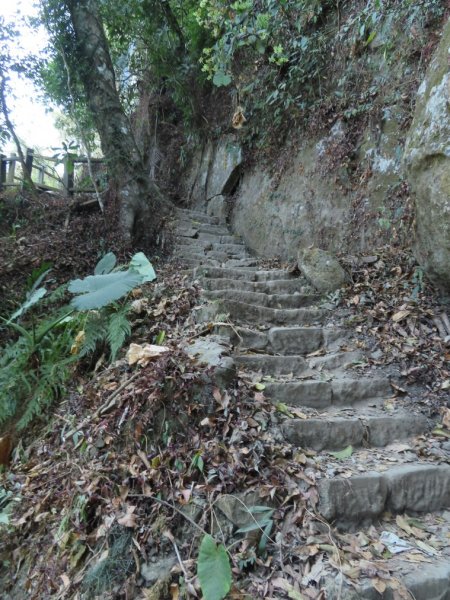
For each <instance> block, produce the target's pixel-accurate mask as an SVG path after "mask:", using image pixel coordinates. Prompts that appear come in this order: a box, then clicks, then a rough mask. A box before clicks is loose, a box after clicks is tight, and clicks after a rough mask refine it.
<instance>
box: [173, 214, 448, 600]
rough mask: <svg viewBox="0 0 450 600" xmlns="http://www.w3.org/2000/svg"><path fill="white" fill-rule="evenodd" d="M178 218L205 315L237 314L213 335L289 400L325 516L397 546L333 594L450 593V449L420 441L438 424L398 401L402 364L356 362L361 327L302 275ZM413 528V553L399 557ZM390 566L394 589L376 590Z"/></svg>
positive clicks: (330, 585)
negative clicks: (317, 476) (430, 453)
mask: <svg viewBox="0 0 450 600" xmlns="http://www.w3.org/2000/svg"><path fill="white" fill-rule="evenodd" d="M177 218H178V222H177V226H176V236H177V238H176V243H177V250H176V254H177V255H178V257H179V260H180V261H181V263H182V264H184V265H185V267H186V268H188V269H190V270H191V269H192V270H193V271H192V273H193V277H194V278H195V279H196V280H197V281H198V282H199V284H200V286H201V287H202V289H203V298H204V299H205V304H204V305H203V306H202V307H201V309H200V310H199V311H198V318H199V319H201V320H204V321H205V322H206V323H214V321H224V320H228V322H229V325H226V324H225V325H224V324H221V325H220V326H216V327H214V329H213V332H212V333H214V334H215V335H219V336H222V337H223V338H225V339H227V340H228V342H229V343H230V344H231V345H232V348H233V359H234V361H235V363H236V365H237V367H238V369H239V370H240V372H241V373H242V374H244V375H245V376H246V377H250V378H253V379H254V380H255V381H262V382H263V384H262V385H261V387H264V395H265V396H266V397H267V398H269V399H270V400H271V401H272V402H273V403H275V404H278V405H279V406H280V407H283V411H282V412H284V413H285V418H284V419H283V420H281V419H280V423H279V426H278V428H277V431H276V432H275V434H276V435H278V436H279V437H280V438H282V439H284V441H285V442H286V443H288V444H291V445H292V446H294V447H296V448H298V449H302V450H303V451H306V452H309V453H310V454H311V455H312V456H314V457H315V461H316V463H317V465H318V466H319V468H320V469H321V471H322V478H321V480H320V482H319V486H318V494H319V504H318V510H319V513H320V515H321V517H322V518H323V520H324V521H325V522H326V523H329V524H330V526H331V527H332V528H333V531H338V532H346V531H352V532H355V531H357V532H360V533H359V535H360V538H361V539H364V536H365V535H366V533H367V534H368V535H370V532H371V531H373V528H375V529H376V530H377V531H378V532H381V536H382V538H383V539H385V540H386V542H385V546H387V547H389V549H390V552H386V551H385V552H383V553H382V554H381V555H380V556H379V557H378V563H377V564H378V569H379V571H378V572H374V573H373V576H372V578H371V577H366V578H365V579H364V580H363V581H361V580H360V581H358V585H356V584H355V582H353V583H354V585H349V584H348V582H349V581H350V580H351V575H350V576H349V577H350V578H344V579H341V577H336V576H335V575H334V576H330V577H329V579H328V580H327V581H326V582H325V587H326V589H327V591H328V597H329V598H342V599H343V600H347V599H354V600H356V599H364V600H365V599H367V600H372V599H373V600H375V599H379V598H386V599H391V598H411V599H412V598H414V599H415V600H446V599H447V600H448V599H450V512H449V510H448V509H450V464H449V463H450V448H448V446H449V445H450V444H447V447H446V452H445V453H444V457H441V459H440V460H439V461H437V460H433V459H432V457H427V456H423V455H422V454H421V453H420V451H419V450H418V449H417V448H418V447H417V445H416V444H415V440H416V439H417V438H418V437H420V438H421V439H422V440H426V439H427V436H428V435H430V432H431V430H432V429H433V427H434V426H435V423H433V422H431V421H430V419H428V418H427V416H426V415H424V414H422V413H421V412H420V408H417V407H416V406H415V404H414V402H413V401H412V400H411V399H409V400H405V399H402V398H399V397H394V394H393V388H392V387H391V381H390V377H392V376H393V373H392V370H389V371H388V370H387V369H386V370H383V368H377V369H375V368H373V369H370V371H369V372H368V371H367V369H366V370H365V371H364V372H363V371H358V369H357V368H353V367H355V365H356V366H357V365H358V364H364V362H365V354H364V352H363V351H362V350H361V349H360V344H358V338H357V335H356V333H355V332H353V331H352V330H351V329H349V328H345V326H343V325H342V324H341V323H342V322H343V321H344V323H345V320H342V319H341V320H339V319H336V316H335V315H333V311H330V310H327V309H326V308H323V307H322V306H323V300H322V301H321V298H320V297H319V296H318V295H317V294H316V293H315V292H314V290H312V289H311V288H310V287H309V286H308V284H307V282H306V281H305V280H304V279H303V278H302V277H298V276H293V275H291V274H289V273H288V272H287V271H285V270H281V269H269V270H261V269H260V268H258V266H257V260H256V259H255V258H253V257H252V256H251V255H250V253H249V252H248V250H247V249H246V247H245V245H244V244H243V242H242V240H241V239H240V238H239V237H238V236H235V235H232V233H230V231H229V230H228V229H227V227H226V226H225V225H223V224H220V223H219V221H218V219H217V218H215V217H209V216H207V215H206V214H203V213H200V212H196V211H190V210H181V209H180V210H178V213H177ZM224 315H226V319H225V317H224ZM217 317H220V318H217ZM350 447H351V448H350ZM343 450H345V452H344V455H339V454H337V453H338V452H340V451H343ZM332 452H334V454H333V453H332ZM336 454H337V455H336ZM446 509H447V510H446ZM396 515H397V518H395V516H396ZM413 516H416V517H417V520H416V521H412V520H411V517H413ZM408 527H409V529H410V531H408ZM425 532H426V534H425ZM405 533H406V534H409V535H408V536H407V537H408V544H409V545H410V548H407V549H406V550H404V551H403V552H398V553H396V547H395V543H396V541H397V540H399V539H400V540H404V539H405ZM383 536H384V537H383ZM411 539H415V541H416V543H414V542H412V543H411ZM424 540H426V541H424ZM411 547H412V549H411ZM398 549H399V548H398V546H397V550H398ZM380 573H381V574H382V575H381V577H382V579H383V578H384V576H389V577H390V578H391V581H393V582H394V584H391V585H390V586H388V587H387V588H386V586H384V587H385V588H386V589H383V586H381V587H380V586H378V590H377V589H376V587H374V581H375V579H374V578H376V577H378V576H379V575H380ZM344 574H345V573H344ZM347 575H348V574H347ZM386 578H387V577H386ZM395 582H397V583H398V590H395V589H394V588H395ZM405 590H408V591H407V592H405Z"/></svg>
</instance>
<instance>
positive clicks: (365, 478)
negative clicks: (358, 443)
mask: <svg viewBox="0 0 450 600" xmlns="http://www.w3.org/2000/svg"><path fill="white" fill-rule="evenodd" d="M355 460H357V457H353V462H354V461H355ZM364 466H365V465H364V462H362V464H361V465H360V467H361V470H362V471H364ZM384 469H386V470H384ZM318 490H319V512H320V514H321V515H322V516H323V517H324V519H326V520H327V521H329V522H331V523H333V524H334V525H336V526H337V527H338V528H340V529H348V528H353V527H355V526H357V525H361V524H363V523H367V522H372V521H373V520H375V519H377V518H379V517H380V516H381V515H382V514H383V513H384V512H386V511H390V512H391V513H393V514H399V513H404V512H407V513H408V514H409V515H411V514H414V513H429V512H433V511H437V510H444V509H448V508H450V465H435V464H432V463H419V462H416V463H413V464H402V465H399V466H395V467H393V468H389V463H386V464H380V465H379V471H371V472H363V474H355V475H352V476H351V477H339V476H336V477H332V478H330V479H323V480H322V481H320V482H319V486H318Z"/></svg>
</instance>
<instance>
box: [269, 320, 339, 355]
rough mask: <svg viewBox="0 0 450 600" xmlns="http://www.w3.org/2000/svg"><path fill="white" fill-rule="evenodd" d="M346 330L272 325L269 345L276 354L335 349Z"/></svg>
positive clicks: (307, 352)
mask: <svg viewBox="0 0 450 600" xmlns="http://www.w3.org/2000/svg"><path fill="white" fill-rule="evenodd" d="M345 337H346V332H345V331H344V330H342V329H333V328H331V327H272V328H271V329H270V330H269V332H268V342H269V347H270V348H271V350H272V352H275V353H276V354H284V355H290V354H310V353H311V352H316V351H317V350H319V349H320V348H325V349H326V350H337V349H338V348H339V347H340V346H341V345H342V344H344V342H345Z"/></svg>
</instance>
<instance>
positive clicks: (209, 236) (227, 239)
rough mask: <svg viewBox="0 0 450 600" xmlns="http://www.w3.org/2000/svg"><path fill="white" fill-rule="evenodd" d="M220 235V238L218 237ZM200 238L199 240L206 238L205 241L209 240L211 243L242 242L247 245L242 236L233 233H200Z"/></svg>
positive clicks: (241, 243)
mask: <svg viewBox="0 0 450 600" xmlns="http://www.w3.org/2000/svg"><path fill="white" fill-rule="evenodd" d="M218 237H219V239H217V238H218ZM198 239H199V240H204V241H208V242H211V243H216V244H240V245H245V244H244V242H243V240H242V238H241V237H240V236H239V235H233V234H227V235H220V236H217V235H216V234H212V233H199V234H198Z"/></svg>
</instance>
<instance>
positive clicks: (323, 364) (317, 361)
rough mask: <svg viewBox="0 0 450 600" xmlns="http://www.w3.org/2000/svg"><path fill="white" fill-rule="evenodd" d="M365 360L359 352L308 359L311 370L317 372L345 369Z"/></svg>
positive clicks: (334, 353)
mask: <svg viewBox="0 0 450 600" xmlns="http://www.w3.org/2000/svg"><path fill="white" fill-rule="evenodd" d="M364 360H365V355H364V353H363V352H361V351H360V350H352V351H347V352H333V353H331V354H325V355H324V356H314V357H312V358H309V359H308V364H309V366H310V367H311V369H316V370H317V371H334V370H335V369H345V368H347V367H349V366H351V365H354V364H355V363H360V362H362V361H364Z"/></svg>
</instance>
